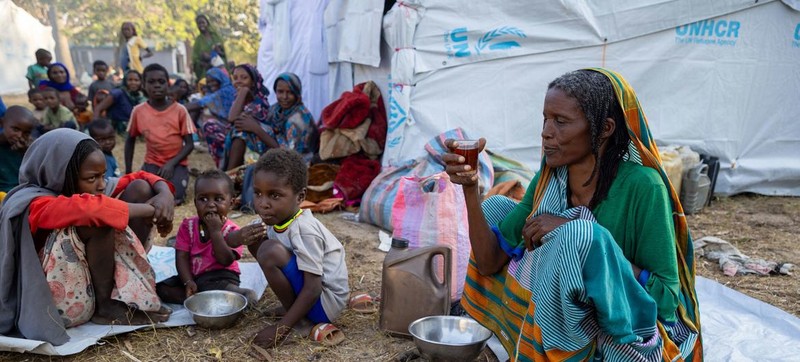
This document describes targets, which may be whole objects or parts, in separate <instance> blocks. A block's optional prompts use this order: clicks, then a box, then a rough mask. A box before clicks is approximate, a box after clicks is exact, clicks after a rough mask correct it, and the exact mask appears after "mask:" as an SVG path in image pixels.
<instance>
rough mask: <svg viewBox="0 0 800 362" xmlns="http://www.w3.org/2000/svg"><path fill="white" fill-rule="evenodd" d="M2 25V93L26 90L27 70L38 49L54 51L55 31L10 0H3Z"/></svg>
mask: <svg viewBox="0 0 800 362" xmlns="http://www.w3.org/2000/svg"><path fill="white" fill-rule="evenodd" d="M0 24H2V26H3V28H2V31H0V45H2V50H0V64H2V65H3V70H2V71H0V94H9V93H22V92H26V91H27V90H28V81H27V80H26V79H25V72H26V71H27V70H28V66H29V65H31V64H33V63H35V62H36V57H35V56H34V53H35V52H36V49H39V48H43V49H47V50H50V51H51V52H52V51H53V48H54V47H55V41H54V40H53V35H52V32H51V30H50V27H49V26H44V25H42V23H40V22H39V21H38V20H36V18H34V17H33V16H32V15H31V14H28V12H26V11H25V10H23V9H22V8H20V7H19V6H17V5H15V4H14V3H13V2H11V0H0Z"/></svg>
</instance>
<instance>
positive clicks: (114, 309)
mask: <svg viewBox="0 0 800 362" xmlns="http://www.w3.org/2000/svg"><path fill="white" fill-rule="evenodd" d="M105 169H106V162H105V158H104V157H103V153H102V152H101V151H100V145H98V144H97V142H95V141H94V140H92V139H91V138H89V136H88V135H86V134H84V133H81V132H78V131H74V130H69V129H57V130H53V131H50V132H48V133H47V134H45V135H43V136H42V137H39V138H38V139H37V140H36V141H34V142H33V144H31V146H30V147H29V148H28V151H27V152H26V153H25V157H24V158H23V160H22V166H21V168H20V177H19V179H20V185H19V186H18V187H16V188H14V189H13V190H12V191H11V192H9V193H8V196H7V197H6V199H5V200H4V201H3V206H2V208H0V252H2V255H4V257H5V258H6V259H7V260H8V262H9V264H7V265H6V266H7V271H8V272H7V273H5V272H4V273H2V274H0V300H2V301H3V306H4V307H3V313H1V314H0V326H3V328H2V329H0V333H2V334H3V335H22V337H23V338H27V339H33V340H40V341H47V342H50V343H52V344H54V345H60V344H63V343H65V342H66V341H67V340H69V336H68V335H67V333H66V328H69V327H72V326H77V325H79V324H83V323H85V322H88V321H89V320H91V321H92V322H94V323H98V324H131V325H141V324H152V323H154V322H163V321H166V320H167V319H168V318H169V315H170V311H169V310H168V309H166V308H163V307H162V306H161V301H160V300H159V299H158V295H157V294H156V290H155V287H156V285H155V280H154V278H155V276H154V274H153V270H152V268H151V267H150V264H149V263H148V261H147V256H146V254H145V251H144V248H143V246H142V244H141V242H140V240H142V239H141V238H144V237H146V235H148V234H149V233H150V228H151V227H152V226H153V224H154V223H155V225H156V227H157V228H158V231H159V232H160V233H161V235H166V234H168V233H169V232H170V231H171V230H172V217H173V215H174V209H173V204H172V198H173V196H172V192H171V189H170V185H169V184H168V183H166V182H164V180H163V179H161V178H158V177H155V176H153V175H150V174H148V173H146V172H139V173H136V174H133V175H128V176H126V177H123V178H121V179H113V180H111V182H109V183H106V180H105V178H104V177H103V174H104V173H105ZM137 222H138V223H139V224H138V225H137V226H136V228H134V224H136V223H137ZM142 222H143V223H144V224H142ZM142 225H144V228H139V226H142Z"/></svg>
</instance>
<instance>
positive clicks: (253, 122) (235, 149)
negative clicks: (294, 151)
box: [222, 64, 279, 170]
mask: <svg viewBox="0 0 800 362" xmlns="http://www.w3.org/2000/svg"><path fill="white" fill-rule="evenodd" d="M233 86H234V87H236V100H235V101H234V102H233V106H232V107H231V110H230V113H229V116H230V119H231V120H232V121H233V129H232V130H231V131H230V132H228V136H227V137H226V138H225V160H224V164H223V165H222V166H223V168H224V169H226V170H232V169H235V168H237V167H239V166H241V165H242V164H250V163H254V162H255V161H257V160H258V157H259V156H261V155H262V154H263V153H264V152H267V150H268V149H270V148H278V147H279V146H278V142H277V141H275V137H274V132H272V128H271V127H270V126H269V123H267V122H268V118H269V100H267V96H269V90H268V89H267V87H265V86H264V79H263V78H261V73H259V72H258V69H256V67H254V66H252V65H250V64H241V65H239V66H236V67H235V68H233Z"/></svg>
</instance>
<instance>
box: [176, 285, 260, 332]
mask: <svg viewBox="0 0 800 362" xmlns="http://www.w3.org/2000/svg"><path fill="white" fill-rule="evenodd" d="M183 306H184V307H186V309H188V310H189V312H190V313H192V318H193V319H194V322H195V323H197V325H198V326H200V327H203V328H209V329H222V328H228V327H230V326H232V325H233V324H234V323H236V320H237V319H239V316H241V315H242V311H243V310H244V308H245V307H247V298H245V297H244V296H243V295H241V294H239V293H234V292H229V291H227V290H208V291H205V292H200V293H197V294H194V295H192V296H191V297H189V298H186V300H185V301H184V302H183Z"/></svg>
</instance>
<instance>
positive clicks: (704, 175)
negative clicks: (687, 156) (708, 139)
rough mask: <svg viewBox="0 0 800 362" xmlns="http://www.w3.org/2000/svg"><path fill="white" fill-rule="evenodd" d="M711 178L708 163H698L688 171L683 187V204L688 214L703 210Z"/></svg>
mask: <svg viewBox="0 0 800 362" xmlns="http://www.w3.org/2000/svg"><path fill="white" fill-rule="evenodd" d="M709 187H711V179H710V178H709V177H708V165H707V164H705V163H698V164H696V165H694V166H693V167H692V168H690V169H689V170H688V172H686V175H685V176H684V177H683V186H682V187H681V197H680V199H681V205H683V211H684V212H685V213H686V214H696V213H698V212H700V211H701V210H703V206H705V205H706V200H707V199H708V190H709Z"/></svg>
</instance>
